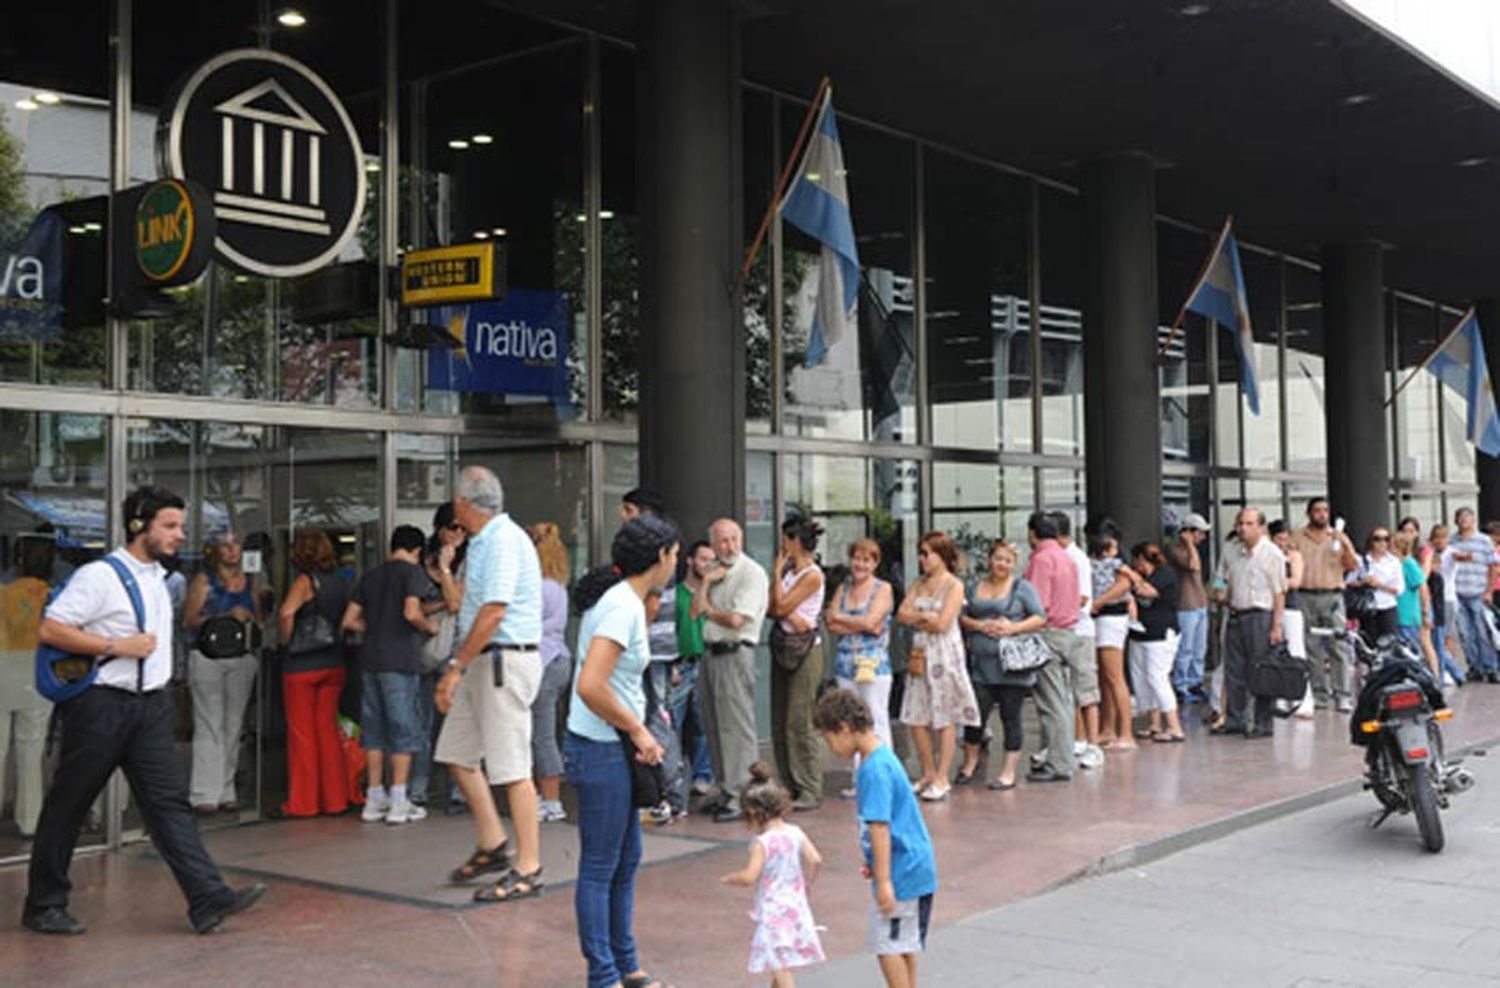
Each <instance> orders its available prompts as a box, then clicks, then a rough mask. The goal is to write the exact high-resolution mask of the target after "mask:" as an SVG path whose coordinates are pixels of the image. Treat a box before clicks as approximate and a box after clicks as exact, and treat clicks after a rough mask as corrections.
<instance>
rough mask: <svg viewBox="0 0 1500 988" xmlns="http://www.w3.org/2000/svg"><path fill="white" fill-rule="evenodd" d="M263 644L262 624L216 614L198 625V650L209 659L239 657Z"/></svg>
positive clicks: (228, 615)
mask: <svg viewBox="0 0 1500 988" xmlns="http://www.w3.org/2000/svg"><path fill="white" fill-rule="evenodd" d="M260 646H261V631H260V625H259V624H256V623H255V622H254V621H242V620H240V619H239V618H237V617H234V616H233V615H230V614H216V615H214V616H213V617H211V618H208V619H207V620H205V621H204V622H203V623H202V624H201V625H199V626H198V651H199V652H200V653H202V654H203V657H204V658H207V659H238V658H240V657H241V656H244V655H248V654H249V653H251V652H253V651H255V650H256V649H258V648H260Z"/></svg>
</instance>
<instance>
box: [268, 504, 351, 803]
mask: <svg viewBox="0 0 1500 988" xmlns="http://www.w3.org/2000/svg"><path fill="white" fill-rule="evenodd" d="M291 563H292V569H293V572H295V573H296V574H297V576H296V578H295V579H293V580H292V585H291V587H290V589H288V590H287V594H286V599H285V600H283V601H282V602H281V610H280V612H279V613H278V615H277V617H278V623H277V629H278V631H279V632H280V638H279V641H281V643H282V645H283V646H284V653H283V654H284V656H285V658H284V659H283V663H282V672H281V683H282V693H283V696H284V697H285V704H286V733H287V738H286V762H287V777H288V785H287V789H288V794H287V800H286V802H285V803H283V804H282V805H281V811H282V813H283V814H284V815H286V816H317V815H318V814H319V813H329V814H337V813H343V812H344V811H345V810H347V809H348V808H349V804H350V803H351V802H353V803H358V802H361V800H360V798H359V790H358V788H357V787H356V786H355V785H354V784H352V783H351V782H350V779H349V773H348V771H347V769H346V768H345V761H344V739H343V736H342V734H341V733H340V731H339V723H338V720H339V694H340V693H341V692H342V691H343V688H344V675H345V674H344V646H343V643H342V641H341V640H340V639H339V635H338V627H339V621H340V619H341V618H342V617H343V614H344V608H345V606H347V604H348V603H349V585H348V584H347V583H345V582H344V580H343V579H342V578H340V577H339V576H337V575H336V574H335V573H334V567H335V565H336V563H337V559H336V557H335V556H334V554H333V543H332V542H330V541H329V539H328V536H327V535H326V534H325V533H324V532H322V531H319V530H317V529H308V530H305V531H302V532H299V533H297V538H296V540H295V541H294V542H293V543H292V558H291ZM320 616H321V617H323V618H325V619H327V624H326V625H324V626H322V627H323V628H325V629H326V631H327V632H328V634H319V633H317V632H318V629H319V626H320V623H319V622H318V620H317V619H318V617H320Z"/></svg>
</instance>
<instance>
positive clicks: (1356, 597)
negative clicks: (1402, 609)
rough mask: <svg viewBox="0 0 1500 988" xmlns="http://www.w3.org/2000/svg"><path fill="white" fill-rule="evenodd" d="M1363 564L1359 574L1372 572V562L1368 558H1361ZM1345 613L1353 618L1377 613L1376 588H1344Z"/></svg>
mask: <svg viewBox="0 0 1500 988" xmlns="http://www.w3.org/2000/svg"><path fill="white" fill-rule="evenodd" d="M1359 561H1360V563H1361V564H1362V565H1361V566H1360V569H1359V572H1360V573H1361V574H1362V575H1363V574H1365V573H1368V572H1369V570H1370V560H1369V558H1368V557H1366V556H1360V557H1359ZM1344 611H1345V613H1347V614H1349V616H1351V617H1363V616H1366V615H1370V614H1374V613H1375V588H1374V587H1345V588H1344Z"/></svg>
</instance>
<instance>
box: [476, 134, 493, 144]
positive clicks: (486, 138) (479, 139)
mask: <svg viewBox="0 0 1500 988" xmlns="http://www.w3.org/2000/svg"><path fill="white" fill-rule="evenodd" d="M470 140H472V141H473V142H474V143H475V144H492V143H494V141H495V139H494V138H493V137H491V136H490V135H489V134H475V135H474V136H473V137H472V138H470Z"/></svg>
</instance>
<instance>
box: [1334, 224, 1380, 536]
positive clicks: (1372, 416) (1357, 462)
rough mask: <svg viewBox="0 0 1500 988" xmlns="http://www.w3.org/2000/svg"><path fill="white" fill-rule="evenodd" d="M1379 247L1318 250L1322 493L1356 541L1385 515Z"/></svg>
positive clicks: (1369, 244) (1369, 243)
mask: <svg viewBox="0 0 1500 988" xmlns="http://www.w3.org/2000/svg"><path fill="white" fill-rule="evenodd" d="M1381 252H1382V248H1381V246H1380V245H1379V244H1377V243H1374V242H1373V241H1359V242H1354V243H1345V244H1332V245H1329V246H1326V247H1324V248H1323V250H1322V262H1323V334H1324V339H1325V340H1326V341H1327V363H1326V365H1325V366H1326V371H1327V372H1326V374H1325V375H1324V379H1325V381H1326V382H1327V385H1326V386H1327V397H1328V405H1327V414H1326V416H1325V419H1326V423H1327V429H1328V497H1329V499H1330V500H1331V502H1332V504H1333V511H1334V514H1335V515H1342V516H1343V517H1344V518H1345V519H1346V520H1347V522H1348V525H1349V534H1350V536H1351V537H1352V538H1353V539H1354V543H1355V545H1359V546H1362V545H1363V544H1364V539H1365V536H1366V535H1367V534H1368V533H1369V531H1370V529H1371V528H1373V527H1374V526H1376V525H1389V524H1390V523H1391V497H1390V450H1389V449H1388V448H1387V443H1386V428H1385V427H1386V421H1387V414H1388V413H1387V411H1386V408H1385V395H1386V364H1387V361H1386V350H1387V346H1386V335H1387V334H1386V322H1385V296H1384V287H1385V284H1384V267H1383V257H1382V253H1381Z"/></svg>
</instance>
